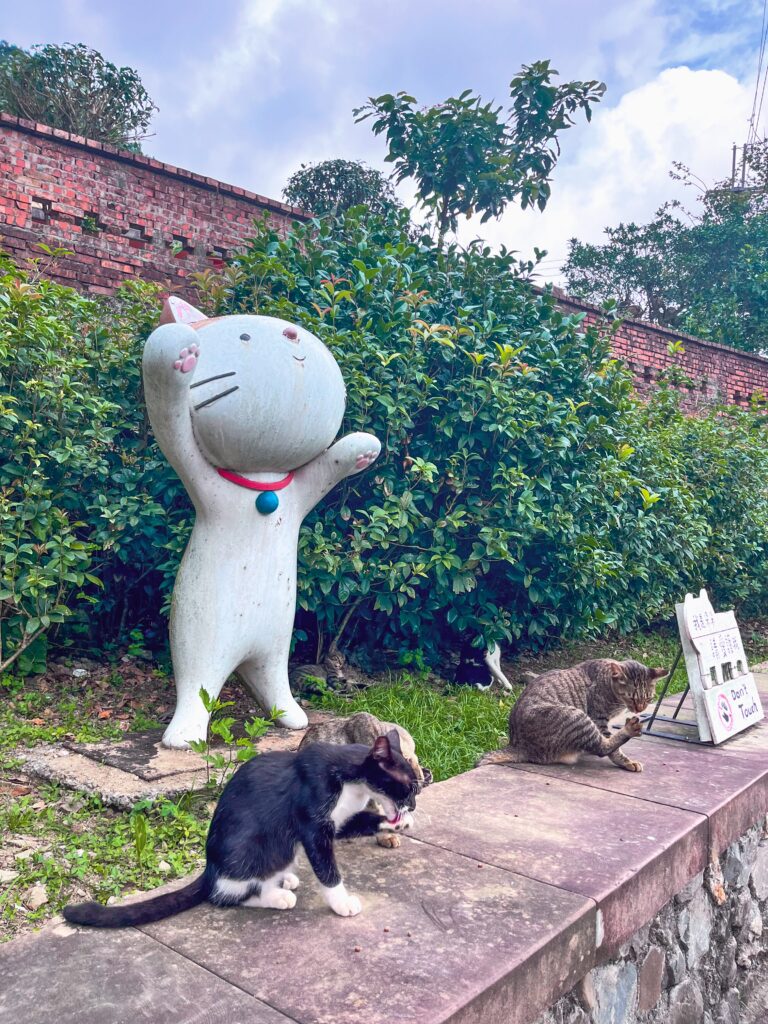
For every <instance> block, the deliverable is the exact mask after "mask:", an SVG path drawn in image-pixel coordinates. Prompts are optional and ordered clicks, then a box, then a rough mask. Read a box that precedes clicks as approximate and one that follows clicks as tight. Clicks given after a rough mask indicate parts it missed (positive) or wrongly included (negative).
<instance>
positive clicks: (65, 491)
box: [0, 209, 768, 666]
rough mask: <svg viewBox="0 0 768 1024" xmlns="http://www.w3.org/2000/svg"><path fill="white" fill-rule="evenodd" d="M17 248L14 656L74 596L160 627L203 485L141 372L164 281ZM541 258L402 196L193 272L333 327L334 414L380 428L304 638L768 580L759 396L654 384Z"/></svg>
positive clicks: (439, 646) (591, 624) (730, 597)
mask: <svg viewBox="0 0 768 1024" xmlns="http://www.w3.org/2000/svg"><path fill="white" fill-rule="evenodd" d="M1 269H2V274H1V275H0V421H1V425H2V431H3V433H2V437H3V441H2V450H0V544H1V545H2V556H1V563H0V601H1V602H2V604H1V605H0V628H2V638H3V644H4V647H3V656H4V658H5V660H6V661H7V660H9V659H10V658H14V657H17V656H18V655H19V654H20V653H21V661H22V663H23V664H25V665H27V666H28V663H29V659H30V658H32V655H33V654H34V652H35V649H37V651H38V652H39V650H40V648H39V645H40V643H41V642H42V640H43V638H44V636H45V632H46V630H48V629H49V628H50V626H52V625H56V624H58V623H61V624H62V625H61V626H60V627H59V636H60V637H65V638H66V637H69V638H70V639H72V638H76V637H77V636H78V635H82V636H84V637H86V638H87V639H88V640H89V642H90V643H93V644H98V645H101V646H104V645H105V644H110V643H116V642H118V641H119V640H120V639H121V637H124V636H125V634H126V633H127V632H128V631H129V630H131V629H135V628H140V629H142V631H143V632H144V634H145V636H146V638H147V639H148V640H150V641H151V640H152V639H153V637H154V638H156V639H157V640H158V641H159V640H160V638H163V637H164V635H165V624H164V620H163V619H162V617H161V615H160V607H161V604H162V600H163V597H164V596H166V595H167V594H168V593H169V591H170V587H171V586H172V582H173V578H174V575H175V571H176V567H177V565H178V560H179V557H180V554H181V551H182V549H183V546H184V544H185V542H186V538H187V536H188V531H189V527H190V523H191V519H192V510H191V507H190V505H189V502H188V499H187V497H186V494H185V493H184V491H183V488H182V487H181V485H180V483H179V481H178V480H177V478H176V477H175V475H174V474H173V472H172V471H171V470H170V468H169V467H168V466H167V464H166V463H165V460H164V459H163V457H162V455H161V453H160V452H159V450H158V449H157V448H156V446H155V444H154V442H153V440H152V437H151V434H150V432H149V429H148V425H147V423H146V419H145V413H144V404H143V399H142V395H141V377H140V353H141V346H142V344H143V341H144V339H145V337H146V336H147V334H148V333H149V331H150V330H151V327H152V324H153V320H154V319H155V317H156V315H157V310H158V308H159V307H158V300H157V291H156V288H155V287H154V286H152V285H144V284H141V283H133V284H131V285H126V286H124V288H123V289H122V290H121V292H120V294H119V295H118V296H117V297H116V299H114V300H111V301H110V302H109V303H105V302H102V301H99V302H96V301H94V300H90V299H86V298H83V297H81V296H79V295H77V294H76V293H75V292H73V291H71V290H70V289H67V288H65V287H62V286H59V285H56V284H53V283H51V282H49V281H45V280H42V279H40V278H39V277H38V276H37V274H34V275H32V276H31V277H30V278H28V279H25V276H24V275H23V274H21V273H19V272H18V271H17V270H16V269H15V268H14V267H13V266H12V265H11V264H10V263H9V262H6V263H5V264H4V265H3V266H2V268H1ZM529 271H530V267H529V266H526V265H523V266H521V265H520V264H518V263H516V262H515V259H514V257H513V256H512V255H511V254H510V253H508V252H504V251H502V252H500V253H497V254H494V253H492V252H490V251H489V250H487V249H484V248H482V247H481V246H474V247H470V248H469V249H467V250H462V249H459V248H458V247H456V246H448V247H444V248H438V247H437V245H436V244H435V243H433V242H432V241H430V240H429V239H428V238H426V237H425V238H422V239H420V240H414V237H413V229H412V226H410V225H409V222H408V218H407V215H406V214H404V213H397V212H393V213H392V214H390V215H389V216H388V217H387V218H386V219H376V218H374V217H372V216H371V214H370V212H369V211H368V210H367V209H362V210H361V209H357V210H356V209H352V210H350V211H348V212H347V213H346V214H345V215H344V217H343V218H337V219H333V218H326V219H323V220H322V221H315V222H313V223H311V224H307V225H297V226H296V227H294V229H293V230H292V231H291V232H290V233H289V234H288V235H286V236H285V237H281V236H280V235H279V234H277V233H276V232H274V231H273V230H272V229H271V228H270V227H269V226H268V225H261V226H257V228H256V229H255V233H254V237H253V239H252V241H251V243H250V245H249V246H248V248H247V250H246V251H245V252H244V253H243V254H242V255H241V256H239V257H238V258H237V259H236V260H235V262H234V264H233V265H232V266H231V267H230V268H228V269H227V270H226V271H225V272H224V273H223V274H222V275H220V276H219V277H214V276H212V275H211V274H210V273H207V274H205V275H201V276H200V277H199V279H198V283H199V287H200V292H201V297H200V303H199V304H200V305H201V306H203V307H204V308H205V309H206V311H207V312H209V313H210V314H217V313H227V312H235V311H237V312H240V311H250V312H257V313H260V314H265V315H274V316H280V317H284V318H286V319H290V320H294V321H296V322H299V323H301V324H302V325H303V326H304V327H306V328H307V329H308V330H311V331H313V332H314V333H315V334H317V335H318V336H319V337H320V338H322V339H323V341H325V342H326V344H327V345H328V346H329V347H330V348H331V349H332V351H333V353H334V355H335V357H336V359H337V360H338V362H339V364H340V366H341V368H342V371H343V374H344V377H345V380H346V383H347V389H348V408H347V413H346V418H345V421H344V424H343V428H342V429H343V431H345V432H346V431H349V430H357V429H365V430H370V431H371V432H373V433H375V434H376V435H377V436H378V437H380V438H381V440H382V443H383V448H382V454H381V456H380V458H379V460H378V462H377V463H375V464H374V466H373V467H372V468H371V469H370V470H368V471H367V472H365V473H363V474H360V475H359V476H354V477H351V478H349V479H348V480H346V481H345V482H344V483H342V484H341V485H340V486H339V487H338V488H337V489H336V490H335V491H333V492H332V493H331V494H330V495H329V496H328V497H327V498H326V499H325V501H324V502H323V503H322V504H321V505H320V506H319V507H318V508H317V509H315V510H314V511H313V513H312V514H311V515H310V516H309V518H308V519H307V521H306V524H305V527H304V529H303V530H302V532H301V539H300V552H299V559H300V567H299V581H300V582H299V606H300V616H301V625H302V627H303V629H304V630H305V632H307V633H309V634H311V636H312V639H313V640H319V641H320V643H325V644H327V643H329V642H330V641H331V640H333V639H334V638H339V636H341V641H342V644H345V643H348V644H354V646H355V647H356V649H357V650H358V651H361V652H362V651H368V652H370V653H371V655H372V656H373V652H377V654H381V653H382V652H385V653H388V654H390V655H392V654H400V655H403V654H405V653H406V652H413V651H414V650H418V651H420V652H421V653H422V654H423V656H424V657H425V658H426V659H427V660H429V661H433V662H436V661H438V660H439V658H440V655H441V652H443V651H444V649H445V647H446V645H447V644H448V643H450V638H451V637H458V636H460V635H461V636H467V637H470V638H473V639H476V640H478V642H479V641H480V640H481V639H482V641H484V642H496V641H499V642H502V643H504V644H505V645H507V644H509V643H513V644H516V643H526V644H527V643H532V644H534V645H538V644H544V643H546V642H548V641H549V640H551V639H553V638H555V637H559V636H562V635H567V636H577V635H579V634H583V633H586V632H596V631H600V630H604V629H605V628H606V627H615V628H617V629H619V630H622V631H627V630H631V629H632V628H634V627H635V626H637V625H638V624H639V623H643V622H647V621H648V620H650V619H653V618H655V617H658V616H662V615H667V614H669V612H670V610H671V604H672V602H673V601H674V600H679V599H680V598H681V596H682V595H683V594H684V593H685V591H686V589H692V588H694V589H698V587H700V586H707V587H709V588H710V589H711V590H712V592H713V593H714V595H715V597H716V600H718V601H722V602H729V603H730V602H736V603H743V602H750V603H751V604H752V605H759V603H760V602H761V601H762V600H764V597H765V587H766V584H765V580H766V579H768V574H767V573H766V569H767V568H768V566H767V565H766V560H767V552H768V542H767V541H766V538H767V537H768V494H767V492H766V486H767V485H768V454H766V453H767V452H768V446H766V430H765V426H764V423H763V419H762V415H761V414H760V413H759V411H754V412H739V411H727V412H726V411H716V412H713V413H712V414H711V415H708V416H704V417H700V418H698V419H689V418H686V417H685V416H683V415H682V414H681V412H680V411H679V409H678V407H677V401H676V395H675V391H674V389H673V388H671V387H668V388H663V389H662V390H661V392H660V394H659V395H658V396H657V397H656V398H655V399H654V401H653V402H652V403H651V404H650V405H648V406H642V405H639V404H638V403H636V402H635V400H634V399H633V397H632V392H631V382H630V379H629V377H628V375H627V374H626V373H625V371H624V370H623V369H622V367H621V366H620V365H619V364H617V363H616V362H615V361H614V360H612V359H611V356H610V326H611V324H610V321H609V320H606V329H605V331H602V332H601V331H598V330H596V329H595V328H594V327H588V326H587V325H585V323H584V322H583V320H582V318H581V317H580V316H578V315H574V316H572V315H566V314H564V313H563V312H562V311H560V310H559V309H558V308H557V306H556V304H555V301H554V299H553V297H552V296H551V295H548V294H546V293H545V294H541V293H537V292H534V291H533V290H532V289H531V288H530V285H529V284H528V282H527V280H526V275H527V274H528V273H529ZM96 581H98V582H96ZM36 638H37V639H36ZM32 641H34V643H33V642H32ZM35 644H37V645H38V646H37V648H35ZM23 648H24V649H23ZM24 659H26V661H25V660H24Z"/></svg>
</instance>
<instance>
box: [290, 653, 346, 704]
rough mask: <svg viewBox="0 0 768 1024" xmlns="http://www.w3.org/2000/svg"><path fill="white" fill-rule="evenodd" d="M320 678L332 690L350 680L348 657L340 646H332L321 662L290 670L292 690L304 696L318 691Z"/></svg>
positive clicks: (298, 666)
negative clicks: (317, 683) (317, 681)
mask: <svg viewBox="0 0 768 1024" xmlns="http://www.w3.org/2000/svg"><path fill="white" fill-rule="evenodd" d="M318 679H319V680H320V682H321V683H325V684H326V685H327V686H328V687H329V688H330V689H331V690H338V689H341V687H342V686H343V685H344V683H346V682H347V681H349V676H348V675H347V659H346V658H345V657H344V655H343V654H342V653H341V651H340V650H339V649H338V647H333V648H331V650H329V651H328V653H327V654H326V656H325V657H324V658H323V660H322V662H320V663H319V664H316V665H297V666H296V667H295V668H291V669H290V670H289V672H288V681H289V683H290V684H291V690H292V691H293V693H295V694H298V695H300V696H302V697H306V696H308V695H310V694H313V693H316V692H317V685H316V680H318Z"/></svg>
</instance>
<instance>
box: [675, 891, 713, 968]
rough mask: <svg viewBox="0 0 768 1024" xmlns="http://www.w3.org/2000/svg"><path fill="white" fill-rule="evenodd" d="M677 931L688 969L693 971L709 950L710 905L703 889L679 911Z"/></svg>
mask: <svg viewBox="0 0 768 1024" xmlns="http://www.w3.org/2000/svg"><path fill="white" fill-rule="evenodd" d="M678 930H679V933H680V939H681V941H682V943H683V945H684V946H685V959H686V962H687V964H688V969H689V970H693V969H694V968H696V967H697V966H698V964H699V961H700V960H701V958H702V957H703V956H704V954H705V953H706V952H707V951H708V950H709V944H710V937H711V933H712V904H711V903H710V901H709V897H708V896H707V894H706V893H705V892H704V890H703V889H699V891H698V893H697V894H696V896H694V898H693V899H692V900H691V901H690V903H688V904H686V905H685V906H684V907H683V908H682V909H681V911H680V918H679V922H678Z"/></svg>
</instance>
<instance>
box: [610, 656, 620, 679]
mask: <svg viewBox="0 0 768 1024" xmlns="http://www.w3.org/2000/svg"><path fill="white" fill-rule="evenodd" d="M608 668H609V669H610V672H611V679H621V677H622V676H623V675H624V669H623V667H622V664H621V662H620V661H613V660H612V659H609V660H608Z"/></svg>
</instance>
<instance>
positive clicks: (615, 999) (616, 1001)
mask: <svg viewBox="0 0 768 1024" xmlns="http://www.w3.org/2000/svg"><path fill="white" fill-rule="evenodd" d="M592 984H593V986H594V990H595V1002H596V1006H595V1008H594V1010H593V1011H592V1019H593V1020H594V1022H595V1024H630V1022H631V1021H633V1020H634V1019H635V1004H636V1001H637V968H636V967H635V965H634V964H631V963H623V964H609V965H607V966H606V967H596V968H595V970H594V971H592Z"/></svg>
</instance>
